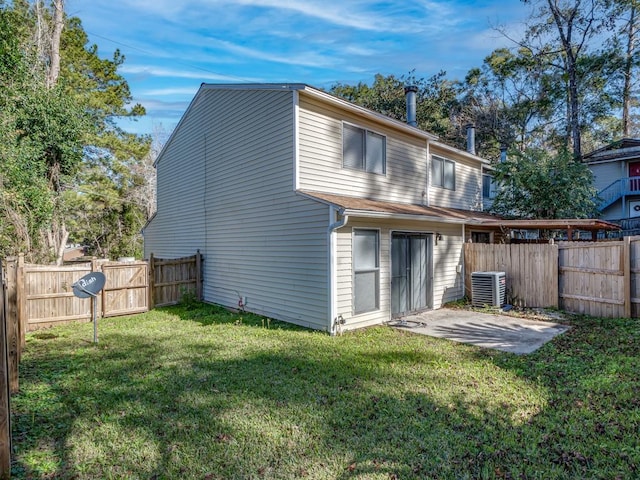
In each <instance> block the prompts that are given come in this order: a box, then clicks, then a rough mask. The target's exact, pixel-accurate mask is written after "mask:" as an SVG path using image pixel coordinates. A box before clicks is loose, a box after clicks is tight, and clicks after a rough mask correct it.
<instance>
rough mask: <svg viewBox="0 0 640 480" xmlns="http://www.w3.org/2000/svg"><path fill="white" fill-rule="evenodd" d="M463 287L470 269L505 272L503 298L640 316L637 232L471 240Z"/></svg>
mask: <svg viewBox="0 0 640 480" xmlns="http://www.w3.org/2000/svg"><path fill="white" fill-rule="evenodd" d="M464 258H465V287H466V289H467V292H469V293H471V273H472V272H476V271H503V272H505V273H506V280H507V293H508V296H509V298H508V300H509V301H510V302H512V303H513V304H515V305H518V306H526V307H559V308H561V309H563V310H566V311H568V312H575V313H582V314H586V315H592V316H596V317H606V318H619V317H625V318H627V317H639V316H640V237H625V238H624V239H623V240H621V241H612V242H560V243H558V244H557V245H551V244H518V245H513V244H508V245H501V244H473V243H467V244H465V246H464Z"/></svg>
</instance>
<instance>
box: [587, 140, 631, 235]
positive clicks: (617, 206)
mask: <svg viewBox="0 0 640 480" xmlns="http://www.w3.org/2000/svg"><path fill="white" fill-rule="evenodd" d="M583 161H584V162H585V163H586V164H587V165H588V166H589V169H590V170H591V171H592V172H593V177H594V186H595V188H596V189H597V190H598V196H599V197H600V198H601V203H600V206H599V209H600V212H601V217H602V218H603V219H605V220H611V221H615V222H618V223H620V224H621V225H622V228H623V230H624V231H627V232H630V233H633V234H637V233H638V229H640V140H639V139H631V138H623V139H622V140H619V141H617V142H613V143H611V144H609V145H607V146H605V147H603V148H600V149H598V150H595V151H593V152H591V153H589V154H587V155H585V156H584V158H583Z"/></svg>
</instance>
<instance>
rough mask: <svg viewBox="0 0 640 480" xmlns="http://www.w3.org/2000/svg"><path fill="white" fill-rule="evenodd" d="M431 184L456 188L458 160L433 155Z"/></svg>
mask: <svg viewBox="0 0 640 480" xmlns="http://www.w3.org/2000/svg"><path fill="white" fill-rule="evenodd" d="M431 185H433V186H435V187H442V188H446V189H448V190H455V189H456V162H454V161H453V160H449V159H446V158H442V157H436V156H433V157H431Z"/></svg>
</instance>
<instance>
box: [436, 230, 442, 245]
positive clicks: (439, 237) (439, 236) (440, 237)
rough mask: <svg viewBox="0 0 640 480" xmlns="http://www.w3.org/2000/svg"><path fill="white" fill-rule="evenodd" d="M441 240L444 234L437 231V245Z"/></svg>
mask: <svg viewBox="0 0 640 480" xmlns="http://www.w3.org/2000/svg"><path fill="white" fill-rule="evenodd" d="M439 240H442V234H441V233H438V232H436V245H437V244H438V241H439Z"/></svg>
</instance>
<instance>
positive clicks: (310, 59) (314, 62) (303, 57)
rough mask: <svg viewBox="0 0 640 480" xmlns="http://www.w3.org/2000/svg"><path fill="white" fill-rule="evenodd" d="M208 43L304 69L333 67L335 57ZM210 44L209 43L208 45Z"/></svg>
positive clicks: (238, 53) (214, 40) (227, 43)
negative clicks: (278, 52)
mask: <svg viewBox="0 0 640 480" xmlns="http://www.w3.org/2000/svg"><path fill="white" fill-rule="evenodd" d="M210 42H213V43H215V44H216V45H218V46H219V47H221V48H222V49H223V50H225V51H227V52H230V53H233V54H237V55H241V56H244V57H248V58H257V59H260V60H261V61H266V62H277V63H284V64H287V65H300V66H306V67H328V66H335V63H336V59H335V57H329V56H323V55H318V54H316V53H315V52H312V51H305V52H302V53H296V54H289V53H280V54H275V53H270V52H266V51H263V50H257V49H254V48H249V47H243V46H241V45H236V44H234V43H231V42H228V41H226V40H217V39H211V40H210ZM210 44H211V43H210Z"/></svg>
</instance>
